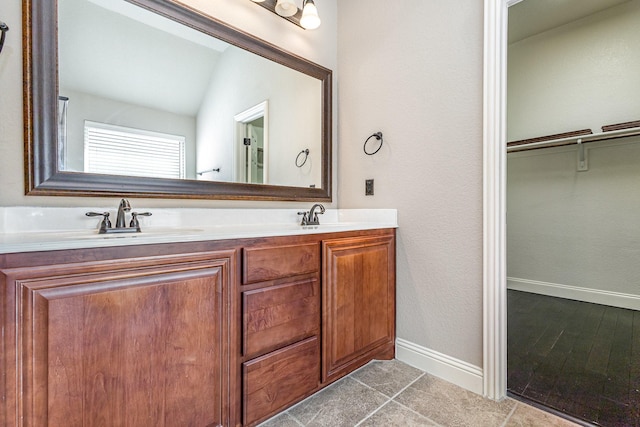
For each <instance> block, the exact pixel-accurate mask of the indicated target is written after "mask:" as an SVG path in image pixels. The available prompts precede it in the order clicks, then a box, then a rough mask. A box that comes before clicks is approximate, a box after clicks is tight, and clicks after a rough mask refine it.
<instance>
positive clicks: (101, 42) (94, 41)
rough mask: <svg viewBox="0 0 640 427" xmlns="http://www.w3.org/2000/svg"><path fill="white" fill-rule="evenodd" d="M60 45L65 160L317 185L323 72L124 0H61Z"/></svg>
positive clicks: (64, 166)
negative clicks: (303, 156) (317, 74)
mask: <svg viewBox="0 0 640 427" xmlns="http://www.w3.org/2000/svg"><path fill="white" fill-rule="evenodd" d="M58 49H59V52H58V64H59V105H58V112H59V117H58V129H59V144H58V167H59V169H60V170H63V171H71V172H89V173H98V174H108V175H125V176H144V177H160V178H178V179H188V180H205V181H222V182H239V183H253V184H268V185H282V186H292V187H307V188H308V187H321V184H322V157H321V156H322V82H321V81H320V80H318V79H316V78H314V77H311V76H309V75H306V74H304V73H301V72H298V71H296V70H293V69H291V68H288V67H285V66H283V65H280V64H278V63H276V62H273V61H270V60H267V59H265V58H263V57H261V56H258V55H256V54H253V53H250V52H248V51H245V50H243V49H240V48H238V47H236V46H233V45H230V44H228V43H225V42H223V41H220V40H217V39H215V38H213V37H210V36H208V35H206V34H204V33H201V32H199V31H196V30H193V29H191V28H189V27H187V26H184V25H181V24H178V23H176V22H174V21H171V20H168V19H165V18H163V17H161V16H160V15H156V14H154V13H150V12H148V11H146V10H144V9H142V8H140V7H138V6H135V5H132V4H130V3H127V2H125V1H124V0H117V1H116V0H59V2H58ZM306 149H308V150H309V155H308V161H307V162H305V164H304V165H303V166H302V167H298V166H297V165H296V162H295V160H296V156H297V155H298V153H300V152H301V151H303V150H306Z"/></svg>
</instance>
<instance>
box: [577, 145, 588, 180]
mask: <svg viewBox="0 0 640 427" xmlns="http://www.w3.org/2000/svg"><path fill="white" fill-rule="evenodd" d="M577 142H578V172H584V171H588V170H589V157H588V151H587V149H586V148H585V147H584V144H583V143H582V138H578V141H577Z"/></svg>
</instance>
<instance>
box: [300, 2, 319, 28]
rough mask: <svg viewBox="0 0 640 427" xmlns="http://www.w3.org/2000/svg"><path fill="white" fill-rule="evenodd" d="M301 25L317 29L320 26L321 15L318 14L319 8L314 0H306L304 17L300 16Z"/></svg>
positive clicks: (303, 10) (303, 8) (303, 9)
mask: <svg viewBox="0 0 640 427" xmlns="http://www.w3.org/2000/svg"><path fill="white" fill-rule="evenodd" d="M300 25H302V28H304V29H306V30H315V29H316V28H318V27H319V26H320V17H319V16H318V9H317V8H316V4H315V3H314V2H313V0H304V6H303V7H302V18H300Z"/></svg>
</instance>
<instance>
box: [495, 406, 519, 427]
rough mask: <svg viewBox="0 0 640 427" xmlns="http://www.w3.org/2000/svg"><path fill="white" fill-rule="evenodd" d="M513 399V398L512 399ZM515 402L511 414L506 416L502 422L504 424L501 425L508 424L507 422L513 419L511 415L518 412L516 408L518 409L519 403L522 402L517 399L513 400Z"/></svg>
mask: <svg viewBox="0 0 640 427" xmlns="http://www.w3.org/2000/svg"><path fill="white" fill-rule="evenodd" d="M511 400H513V399H511ZM513 401H514V402H515V405H513V408H512V409H511V412H509V415H507V418H505V420H504V421H503V422H502V424H500V427H505V426H506V425H507V423H508V422H509V420H510V419H511V417H512V416H513V413H514V412H516V409H518V405H519V404H520V403H519V402H518V401H517V400H513Z"/></svg>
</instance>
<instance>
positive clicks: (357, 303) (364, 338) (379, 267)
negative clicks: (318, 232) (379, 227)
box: [322, 232, 395, 382]
mask: <svg viewBox="0 0 640 427" xmlns="http://www.w3.org/2000/svg"><path fill="white" fill-rule="evenodd" d="M322 248H323V294H322V297H323V301H322V302H323V331H322V339H323V341H322V348H323V367H322V380H323V382H329V381H333V380H335V379H337V378H339V377H341V376H343V375H345V374H347V373H348V372H351V371H352V370H354V369H355V368H357V367H359V366H361V365H363V364H365V363H367V362H368V361H369V360H371V359H373V358H374V357H377V358H391V357H393V354H394V341H395V235H394V233H393V232H390V234H389V235H386V236H379V237H354V238H345V239H336V240H327V241H324V242H323V244H322Z"/></svg>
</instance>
